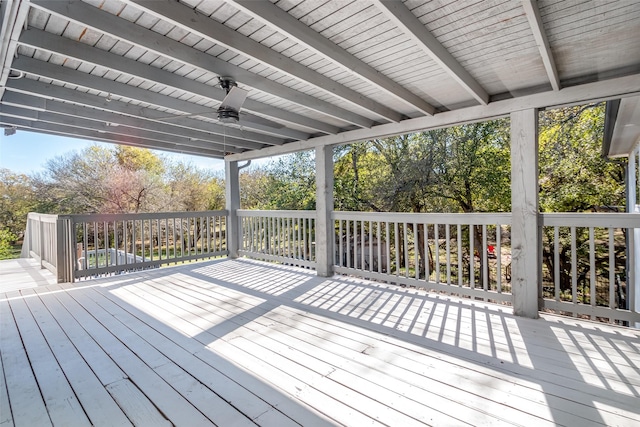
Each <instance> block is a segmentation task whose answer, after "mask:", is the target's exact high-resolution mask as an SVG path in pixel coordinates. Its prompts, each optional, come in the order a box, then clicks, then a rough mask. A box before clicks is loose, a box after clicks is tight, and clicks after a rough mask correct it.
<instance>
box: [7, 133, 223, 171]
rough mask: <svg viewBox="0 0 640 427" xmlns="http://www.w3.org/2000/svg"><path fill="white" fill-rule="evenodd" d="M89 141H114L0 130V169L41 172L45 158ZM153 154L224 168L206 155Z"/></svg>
mask: <svg viewBox="0 0 640 427" xmlns="http://www.w3.org/2000/svg"><path fill="white" fill-rule="evenodd" d="M91 144H98V145H102V146H104V147H113V144H107V143H100V142H92V141H87V140H82V139H76V138H68V137H64V136H52V135H44V134H40V133H33V132H27V131H21V130H18V131H17V132H16V134H15V135H11V136H4V132H3V131H2V130H1V129H0V168H7V169H11V170H12V171H13V172H16V173H24V174H30V173H33V172H42V171H43V170H44V166H45V164H46V162H47V160H49V159H52V158H54V157H56V156H59V155H62V154H66V153H68V152H70V151H74V150H75V151H81V150H82V149H83V148H85V147H88V146H89V145H91ZM155 152H156V153H158V154H160V155H162V156H165V157H169V158H172V159H175V160H181V161H183V162H185V163H192V164H194V165H195V166H198V167H200V168H206V169H213V170H221V171H222V170H224V162H223V161H222V160H218V159H210V158H207V157H200V156H190V155H186V154H178V153H170V152H168V151H155Z"/></svg>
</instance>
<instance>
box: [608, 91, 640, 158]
mask: <svg viewBox="0 0 640 427" xmlns="http://www.w3.org/2000/svg"><path fill="white" fill-rule="evenodd" d="M638 144H640V96H632V97H628V98H623V99H619V100H614V101H609V102H607V109H606V116H605V139H604V144H603V154H604V155H606V156H607V157H629V155H631V152H632V151H633V150H634V149H635V148H636V147H637V146H638Z"/></svg>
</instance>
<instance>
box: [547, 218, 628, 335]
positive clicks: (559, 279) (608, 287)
mask: <svg viewBox="0 0 640 427" xmlns="http://www.w3.org/2000/svg"><path fill="white" fill-rule="evenodd" d="M540 217H541V227H542V232H541V236H542V245H541V252H542V253H541V261H542V262H541V265H540V268H541V277H542V283H541V289H540V294H541V296H542V307H541V309H543V310H550V311H554V312H557V313H562V314H570V315H573V316H581V317H590V318H591V319H594V320H595V319H598V320H606V321H609V322H612V323H613V322H620V321H633V322H640V315H639V314H638V310H639V309H640V307H634V298H633V290H635V291H636V292H637V291H640V289H639V288H640V285H639V284H638V282H639V281H640V272H637V271H634V265H633V257H634V249H635V247H637V245H636V244H634V242H633V240H634V238H633V235H634V234H635V233H634V230H639V229H640V214H622V213H610V214H605V213H588V214H576V213H549V214H541V215H540ZM636 243H637V242H636Z"/></svg>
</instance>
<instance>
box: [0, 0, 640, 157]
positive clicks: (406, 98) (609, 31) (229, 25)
mask: <svg viewBox="0 0 640 427" xmlns="http://www.w3.org/2000/svg"><path fill="white" fill-rule="evenodd" d="M2 13H3V20H2V22H3V24H4V25H3V28H2V50H0V60H1V62H0V65H2V66H3V69H2V74H0V96H1V105H0V125H2V126H3V127H5V128H7V127H8V128H16V129H18V130H22V129H24V130H30V131H34V132H43V133H49V134H62V135H69V136H73V137H79V138H86V139H91V140H101V141H109V142H115V143H124V144H130V145H136V146H142V147H150V148H158V149H164V150H170V151H180V152H185V153H191V154H198V155H203V156H210V157H217V158H221V157H223V156H224V155H225V154H228V153H242V152H245V151H247V150H258V149H261V148H265V147H270V146H277V145H283V144H288V143H291V142H293V141H299V140H308V139H312V138H316V137H319V136H326V135H333V134H339V133H343V132H347V131H350V130H354V129H363V128H371V127H375V126H377V125H381V124H386V123H393V122H402V121H404V120H408V119H413V118H418V117H423V116H430V115H437V114H440V113H442V112H446V111H451V110H456V109H463V108H467V107H471V106H475V105H487V104H491V103H492V102H496V101H498V100H503V99H507V98H517V97H520V96H526V95H530V94H534V93H541V92H546V91H559V90H561V89H562V88H565V87H569V86H576V85H581V84H584V83H587V82H593V81H601V80H607V79H611V78H615V77H619V76H624V75H630V74H640V43H639V42H640V2H637V1H632V0H620V1H580V0H544V1H537V2H536V1H530V0H524V1H522V2H520V1H514V0H478V1H475V0H468V1H455V0H406V1H404V2H402V1H387V0H279V1H275V0H274V1H272V2H270V1H266V0H264V1H255V0H180V1H176V0H163V1H158V0H122V1H121V0H83V1H79V0H73V1H69V0H65V1H58V0H30V1H29V0H7V1H6V2H4V3H3V10H2ZM220 77H231V78H232V79H234V80H235V81H237V83H238V86H239V87H240V88H242V89H245V90H247V91H248V97H247V100H246V102H245V103H244V105H243V106H242V109H241V112H240V120H239V122H238V123H222V122H220V121H218V118H217V112H216V110H217V108H218V107H219V105H220V103H221V101H222V100H223V99H224V97H225V95H226V93H225V91H224V90H223V89H222V88H221V87H220V85H219V78H220Z"/></svg>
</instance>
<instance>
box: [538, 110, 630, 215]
mask: <svg viewBox="0 0 640 427" xmlns="http://www.w3.org/2000/svg"><path fill="white" fill-rule="evenodd" d="M604 109H605V106H604V104H596V105H586V106H576V107H569V108H561V109H556V110H548V111H545V112H543V113H541V115H540V137H539V141H540V158H539V164H540V208H541V210H542V211H543V212H583V211H589V210H603V209H604V210H608V209H613V210H616V208H618V209H620V210H623V209H624V200H625V196H624V164H622V163H621V162H617V161H611V160H607V159H605V158H604V157H602V155H601V150H602V140H603V134H604Z"/></svg>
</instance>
